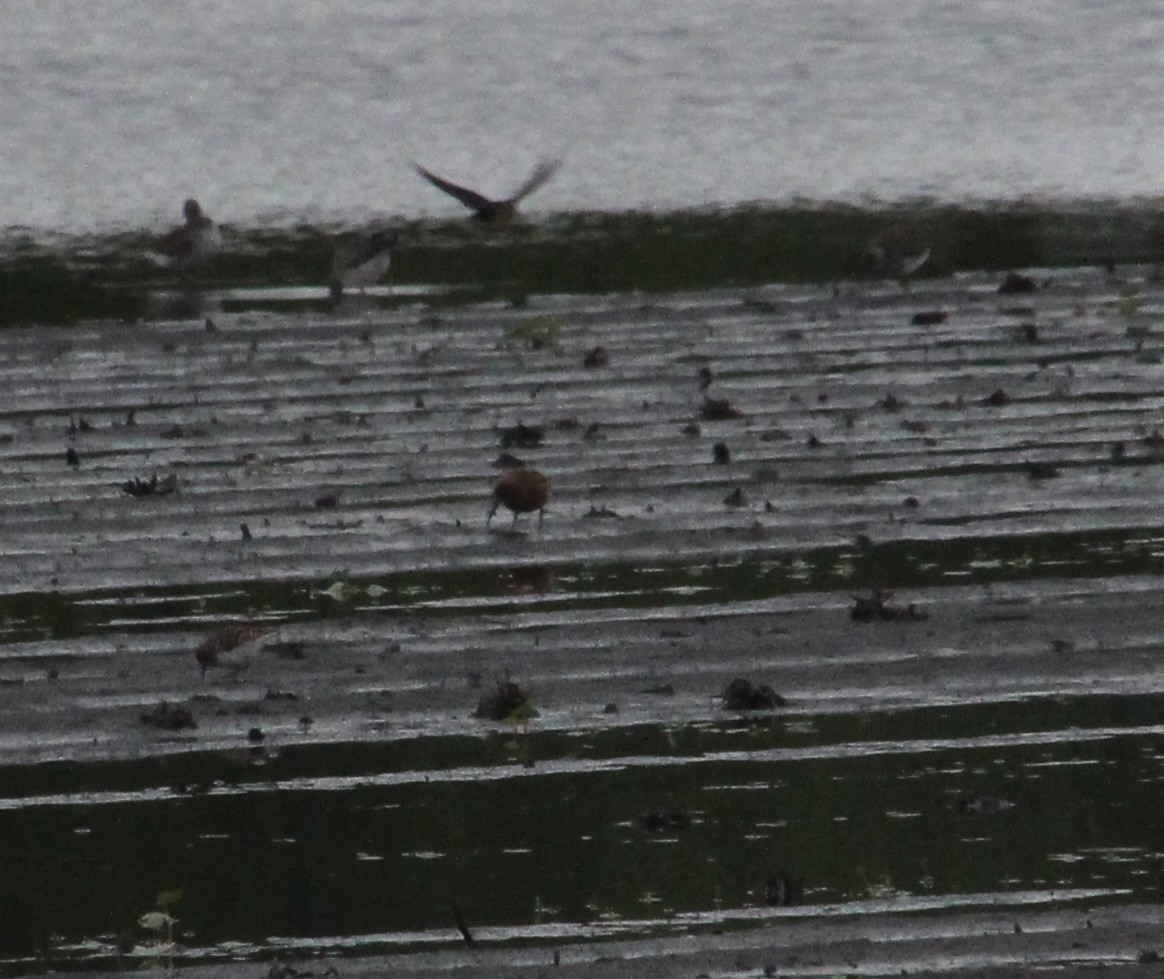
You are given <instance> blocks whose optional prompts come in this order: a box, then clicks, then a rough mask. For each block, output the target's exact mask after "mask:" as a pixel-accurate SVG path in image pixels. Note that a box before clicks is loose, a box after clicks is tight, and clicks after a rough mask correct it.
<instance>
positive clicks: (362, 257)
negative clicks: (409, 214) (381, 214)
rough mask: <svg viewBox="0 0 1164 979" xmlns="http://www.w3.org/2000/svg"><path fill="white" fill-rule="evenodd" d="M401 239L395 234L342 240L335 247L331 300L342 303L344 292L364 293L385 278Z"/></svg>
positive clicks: (376, 234) (380, 233)
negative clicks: (358, 291)
mask: <svg viewBox="0 0 1164 979" xmlns="http://www.w3.org/2000/svg"><path fill="white" fill-rule="evenodd" d="M399 237H400V236H399V234H398V233H397V232H395V231H376V232H373V233H372V234H370V235H366V236H360V235H349V236H348V237H346V238H343V239H341V240H340V241H339V242H338V243H337V244H336V246H335V256H334V258H333V259H332V263H331V282H330V289H331V297H332V299H342V298H343V294H344V290H345V289H359V290H360V292H363V291H364V290H365V289H367V288H368V286H372V285H375V284H376V283H377V282H379V281H380V280H381V279H382V278H384V276H385V275H387V273H388V269H389V268H390V267H391V265H392V249H393V248H395V247H396V241H397V239H398V238H399Z"/></svg>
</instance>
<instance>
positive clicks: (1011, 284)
mask: <svg viewBox="0 0 1164 979" xmlns="http://www.w3.org/2000/svg"><path fill="white" fill-rule="evenodd" d="M1037 289H1038V286H1037V285H1036V284H1035V280H1034V279H1032V278H1031V277H1030V276H1028V275H1020V274H1019V273H1018V272H1007V273H1006V276H1005V277H1004V278H1003V280H1002V282H1001V283H1000V284H999V286H998V294H999V295H1000V296H1022V295H1026V294H1028V293H1032V292H1035V291H1036V290H1037Z"/></svg>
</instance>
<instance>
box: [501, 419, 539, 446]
mask: <svg viewBox="0 0 1164 979" xmlns="http://www.w3.org/2000/svg"><path fill="white" fill-rule="evenodd" d="M545 437H546V430H545V429H544V428H542V427H541V426H540V425H526V424H524V423H522V422H518V423H517V424H516V425H511V426H510V427H509V428H503V429H501V447H502V448H503V449H536V448H537V447H538V446H540V445H541V444H542V442H543V441H545Z"/></svg>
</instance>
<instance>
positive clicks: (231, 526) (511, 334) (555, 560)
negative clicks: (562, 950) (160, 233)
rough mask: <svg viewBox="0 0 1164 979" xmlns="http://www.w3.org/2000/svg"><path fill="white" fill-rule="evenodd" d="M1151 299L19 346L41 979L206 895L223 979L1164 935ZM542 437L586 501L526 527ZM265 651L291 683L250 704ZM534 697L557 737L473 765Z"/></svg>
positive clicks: (860, 305)
mask: <svg viewBox="0 0 1164 979" xmlns="http://www.w3.org/2000/svg"><path fill="white" fill-rule="evenodd" d="M482 250H484V249H482ZM1153 275H1154V273H1153V270H1152V269H1150V268H1148V267H1125V268H1121V269H1118V270H1116V271H1115V272H1112V273H1109V272H1106V271H1101V270H1099V269H1096V268H1070V269H1054V270H1051V269H1047V270H1043V271H1040V272H1038V273H1037V274H1036V276H1037V288H1036V289H1035V290H1034V291H1033V292H1029V293H1025V294H1022V295H1018V296H1006V295H1000V294H999V293H998V282H999V280H1000V278H1001V275H1000V274H999V273H987V272H961V273H958V274H956V275H934V276H933V277H931V278H928V279H925V280H924V281H920V282H917V283H914V284H913V286H912V287H911V289H910V290H909V291H903V290H902V289H901V288H900V287H899V286H897V285H896V284H890V283H884V282H877V281H870V280H868V279H864V280H839V281H838V282H837V283H836V285H835V286H834V285H827V286H826V285H817V284H783V285H772V284H770V285H766V286H762V287H751V286H749V287H736V288H720V289H708V290H687V291H672V292H659V293H656V294H653V295H652V296H651V297H649V298H647V297H645V296H643V295H634V294H631V295H627V294H619V293H612V294H609V295H593V294H589V295H563V294H547V293H542V292H537V291H533V292H531V293H530V294H529V295H528V296H526V297H525V299H524V300H523V301H521V302H500V301H495V300H494V301H488V302H486V301H473V300H471V299H467V298H466V299H462V300H461V301H459V302H458V303H456V304H453V305H449V306H436V305H433V304H430V302H429V300H430V297H429V296H428V295H427V294H425V295H421V296H417V295H410V296H407V297H401V296H393V295H392V294H391V293H390V291H388V290H385V291H383V292H381V293H378V294H376V295H374V296H371V297H366V298H364V299H360V298H359V297H353V299H352V300H351V301H350V302H349V303H347V304H346V305H343V306H341V307H340V308H338V309H331V310H324V309H322V308H316V306H315V305H313V304H314V303H315V302H316V298H315V294H313V293H308V292H305V291H304V290H302V289H288V290H287V291H286V292H279V293H278V294H273V293H272V292H271V291H270V289H269V288H266V287H264V291H263V292H262V293H261V294H256V295H254V296H251V295H250V293H249V292H248V290H247V288H246V287H241V286H240V287H228V288H226V289H225V290H221V291H220V290H219V289H217V288H215V287H214V286H210V287H208V288H206V289H204V290H202V291H194V292H192V293H190V294H189V295H184V294H179V295H180V298H182V299H183V301H189V302H191V303H194V304H196V308H197V312H198V318H196V319H193V318H185V317H186V316H188V314H189V313H190V310H182V314H183V318H177V319H159V320H154V321H143V322H137V323H135V324H132V325H131V324H126V323H115V322H109V321H99V320H84V321H82V322H79V323H77V324H76V325H73V326H69V327H59V326H57V327H53V326H39V327H22V326H12V327H10V328H9V329H6V330H4V331H0V384H2V385H3V386H4V388H5V390H6V392H7V394H6V399H5V406H4V410H3V412H0V457H2V458H3V460H4V466H3V476H2V477H0V514H2V516H3V518H4V524H5V526H6V528H7V543H6V552H5V553H6V560H5V562H4V565H3V575H0V707H2V709H0V846H3V847H6V848H7V849H6V850H5V851H4V853H3V859H4V863H5V864H6V865H7V866H11V867H12V868H13V869H12V871H11V874H12V875H13V879H14V880H17V881H18V884H17V885H16V890H15V892H17V893H19V892H21V891H30V892H35V894H36V895H37V900H38V902H39V903H38V904H36V906H35V907H32V908H30V909H29V910H27V911H21V912H20V914H19V915H17V914H15V913H14V914H13V915H11V916H10V920H12V921H15V922H17V926H16V928H15V929H13V930H9V931H8V932H7V933H6V934H4V935H2V936H0V939H2V941H0V960H2V961H3V963H4V968H5V969H6V971H8V972H11V973H20V972H27V971H30V970H32V969H37V968H42V967H44V965H45V964H46V963H50V962H51V963H52V964H53V965H54V967H57V968H79V967H81V966H83V965H86V964H92V965H102V966H104V965H115V964H116V963H117V961H118V960H117V951H116V948H115V946H116V944H117V941H118V939H119V937H120V936H122V935H123V934H124V933H128V935H127V938H132V940H133V942H134V943H136V949H137V950H136V951H135V952H133V953H132V954H133V955H134V956H136V957H137V959H139V960H146V959H149V958H150V957H151V956H152V955H154V954H155V953H154V952H152V951H150V948H149V938H150V936H149V935H148V934H146V933H144V932H143V931H142V930H141V929H140V928H138V927H136V926H135V923H136V922H137V920H138V917H139V916H140V915H141V914H143V913H145V912H146V911H149V910H150V909H152V908H154V907H155V906H156V905H157V903H158V900H159V898H158V895H159V894H160V893H164V892H166V891H170V890H173V891H180V892H181V897H180V898H179V899H178V901H177V903H176V904H175V905H174V907H173V912H174V914H175V915H176V917H177V918H178V919H179V921H178V924H177V926H176V929H177V930H176V933H175V938H176V941H177V948H176V949H175V950H174V953H175V954H176V955H177V956H178V957H179V958H180V959H183V960H207V959H211V960H220V959H224V958H226V957H229V956H232V955H233V956H244V957H252V958H255V959H264V958H269V957H270V956H272V955H274V954H276V953H278V952H284V953H285V952H287V951H289V950H293V951H294V952H295V953H296V954H299V955H304V956H311V955H315V954H320V953H323V952H329V953H330V952H335V953H337V954H343V953H348V954H358V953H360V952H368V951H372V950H384V949H392V950H399V949H406V950H408V949H416V948H423V947H431V946H437V947H441V948H450V949H451V948H455V947H457V945H458V943H459V942H460V938H459V937H458V935H457V932H456V928H455V922H454V915H453V912H452V910H451V907H452V906H453V905H456V906H457V907H458V908H459V909H460V911H461V913H462V914H463V915H464V917H465V920H466V921H467V922H468V924H469V926H470V927H471V928H472V929H473V931H474V932H475V933H476V934H477V935H478V937H479V938H480V939H481V940H482V941H483V942H486V943H492V944H494V945H500V946H504V947H512V946H520V945H523V944H532V945H544V944H545V943H549V942H553V943H555V944H566V943H570V942H576V941H582V940H589V939H594V938H609V937H610V936H612V935H621V936H641V935H649V934H671V933H680V934H682V933H686V932H689V931H692V930H701V929H703V930H716V929H721V928H729V929H748V928H754V927H756V926H758V925H760V924H763V923H764V922H769V921H772V920H781V921H783V920H798V921H800V920H816V919H820V920H829V921H831V920H840V919H842V918H845V917H847V916H851V915H858V916H860V915H866V914H872V913H879V914H881V913H887V914H890V915H899V916H902V922H903V923H902V925H901V927H902V928H903V929H905V930H909V929H910V928H911V927H913V925H912V924H911V923H910V922H911V921H916V920H917V919H913V918H911V917H910V915H911V913H912V912H915V911H924V910H927V909H929V910H946V911H950V910H955V909H961V910H962V911H967V912H968V911H969V910H970V909H973V908H982V907H984V906H998V907H1006V908H1016V909H1017V908H1021V907H1026V906H1029V905H1043V906H1046V907H1047V908H1049V909H1052V910H1054V909H1059V910H1062V909H1066V908H1076V907H1078V908H1091V907H1095V906H1096V905H1099V904H1103V905H1107V906H1109V907H1112V908H1118V907H1123V906H1127V905H1131V904H1136V903H1145V902H1148V903H1151V902H1155V901H1157V900H1158V898H1159V895H1158V892H1157V884H1156V880H1157V878H1158V874H1157V873H1156V870H1157V869H1158V867H1157V865H1158V861H1159V854H1160V853H1161V852H1162V851H1164V847H1162V846H1161V840H1160V839H1159V830H1158V828H1157V823H1156V821H1153V819H1152V815H1151V814H1152V813H1154V812H1156V811H1158V809H1159V804H1158V796H1159V782H1160V773H1159V758H1160V745H1161V743H1162V738H1164V730H1161V728H1160V724H1159V708H1160V698H1161V697H1162V696H1164V666H1162V663H1164V661H1162V660H1161V659H1160V657H1159V648H1160V642H1161V639H1160V628H1159V622H1158V617H1157V616H1156V615H1155V613H1154V611H1153V610H1154V609H1155V608H1157V607H1159V601H1160V594H1159V581H1160V578H1159V572H1160V570H1161V561H1162V555H1164V547H1162V545H1161V541H1162V539H1164V532H1162V531H1161V528H1160V526H1159V507H1158V503H1157V501H1158V498H1159V493H1160V485H1159V484H1160V482H1161V479H1164V475H1162V474H1164V469H1161V466H1160V460H1161V458H1162V454H1161V448H1160V436H1159V432H1158V431H1157V428H1158V426H1159V425H1160V424H1161V417H1160V412H1161V410H1162V408H1164V402H1162V400H1161V398H1160V394H1159V384H1158V374H1159V369H1160V354H1159V342H1160V341H1159V332H1160V331H1159V323H1160V316H1161V310H1162V309H1164V301H1162V298H1161V292H1160V285H1159V283H1158V282H1157V281H1156V280H1155V278H1154V277H1153ZM165 294H166V290H165V289H163V288H161V287H159V288H158V291H157V295H162V296H164V295H165ZM272 301H275V302H276V307H275V308H266V306H265V305H264V304H266V303H270V302H272ZM236 303H237V305H234V304H236ZM278 304H282V305H278ZM935 310H936V311H940V312H943V313H944V314H945V319H944V320H942V321H940V322H930V323H928V324H927V323H923V322H917V321H915V316H916V314H917V313H919V312H931V313H932V312H934V311H935ZM207 320H209V321H210V323H209V327H208V325H207V322H206V321H207ZM598 344H601V345H602V346H603V347H605V348H606V350H607V351H608V354H609V360H610V362H609V364H608V365H607V366H606V367H602V368H586V367H584V366H582V364H583V356H584V354H585V353H586V352H587V351H588V350H590V349H592V348H593V347H594V346H595V345H598ZM705 366H706V367H708V368H710V369H711V374H712V379H711V384H710V386H709V387H708V390H707V391H706V392H704V391H701V390H700V388H699V379H698V371H699V369H700V368H701V367H705ZM1000 392H1001V395H1000ZM707 396H712V397H718V398H726V399H728V400H729V401H730V402H731V403H732V404H733V405H735V406H737V407H738V408H739V409H740V410H741V412H742V415H741V417H739V418H735V419H727V420H720V421H714V420H708V419H706V418H701V417H700V416H701V414H702V406H703V404H704V398H705V397H707ZM519 421H520V422H523V423H524V424H525V425H527V426H532V425H540V426H543V428H544V441H543V443H542V444H541V445H539V446H537V447H529V448H520V449H518V448H514V449H513V451H517V452H520V454H522V455H524V456H525V457H526V458H527V459H528V461H530V462H532V463H534V464H536V465H538V466H539V467H542V468H544V469H545V470H546V471H547V472H548V473H549V474H550V475H551V477H552V479H553V481H554V496H553V498H552V500H551V503H550V506H549V508H548V512H547V514H546V518H545V521H544V524H543V525H542V526H541V527H538V526H536V524H535V523H534V522H532V521H530V520H528V519H527V520H526V521H524V522H523V523H522V524H519V525H518V526H517V527H516V528H512V527H510V526H507V525H506V523H507V522H506V521H505V520H504V519H501V520H497V521H494V523H493V525H491V526H488V527H487V526H486V525H485V522H484V517H485V510H486V508H487V505H488V502H489V483H490V479H491V477H492V474H493V473H494V472H495V468H494V465H493V463H494V461H495V459H496V457H497V454H498V452H499V451H500V443H501V441H502V436H503V433H504V432H505V430H506V429H509V428H511V427H512V426H514V425H516V424H517V423H518V422H519ZM693 422H698V426H699V427H698V430H696V429H693V428H691V427H690V426H691V425H692V423H693ZM594 424H596V426H597V427H592V425H594ZM719 441H722V442H724V443H725V444H727V445H728V446H729V448H730V454H731V461H730V462H729V463H727V464H716V463H715V462H713V453H712V445H713V444H714V443H716V442H719ZM69 448H71V449H73V450H74V451H75V452H76V454H77V458H76V459H75V463H76V464H75V465H70V464H69V462H68V461H67V460H66V456H65V453H66V450H67V449H69ZM155 471H157V472H158V473H159V475H160V476H161V477H166V476H168V475H170V474H173V475H174V476H175V477H176V479H177V492H175V493H173V494H169V495H151V494H146V495H138V496H135V495H131V494H129V493H127V492H126V491H125V489H124V486H125V484H126V483H127V482H128V483H131V484H132V485H133V486H135V487H139V488H140V485H141V483H144V482H146V481H148V480H149V479H150V478H151V475H152V474H153V473H154V472H155ZM135 480H136V481H138V482H135ZM737 490H738V491H740V493H741V494H742V496H741V497H739V498H736V505H731V504H729V502H728V500H729V496H731V495H732V494H733V493H734V492H735V491H737ZM603 514H604V516H603ZM244 524H245V525H246V528H247V531H246V533H245V534H244V533H243V530H242V526H243V525H244ZM875 588H881V589H886V590H893V591H895V592H896V594H893V595H884V596H883V598H884V600H885V601H886V602H888V603H889V605H890V607H891V608H896V609H897V610H898V614H897V615H896V616H895V617H890V620H889V621H873V622H858V621H855V620H854V619H853V617H852V614H851V613H852V610H853V608H854V607H855V599H854V596H855V595H859V596H862V597H863V598H867V597H868V596H869V595H871V594H872V589H875ZM240 618H247V619H254V620H256V621H260V622H263V623H266V624H268V625H270V626H271V628H272V630H273V631H272V633H271V636H270V637H269V641H268V640H263V641H262V642H261V643H260V644H259V645H258V646H257V647H256V648H255V649H254V650H253V658H252V661H251V662H250V663H249V665H247V666H246V668H245V669H244V670H242V671H241V672H240V673H239V674H238V675H234V676H231V675H229V674H226V673H225V672H222V671H218V670H211V671H210V673H209V675H208V676H207V677H206V678H205V679H203V678H202V677H201V676H200V673H199V671H198V668H197V666H196V664H195V661H194V657H193V655H192V649H193V647H194V646H196V645H197V644H198V642H199V641H200V640H201V638H202V637H203V636H204V635H205V634H206V633H207V632H208V631H209V630H212V629H214V628H217V627H218V626H220V625H222V624H223V623H224V622H229V621H236V620H238V619H240ZM507 675H508V676H511V677H512V678H513V679H514V680H516V681H518V682H520V683H522V684H525V685H527V686H528V688H529V689H530V690H531V691H532V694H533V697H534V703H535V705H536V707H537V709H538V711H539V714H538V716H537V717H536V718H533V719H531V720H530V721H529V722H528V724H527V725H524V726H523V725H514V724H506V723H493V722H489V721H483V720H481V719H478V718H475V717H473V716H471V715H472V714H473V711H474V708H475V707H476V705H477V703H478V701H479V699H480V698H481V697H482V696H483V695H484V694H485V693H486V692H487V691H488V690H489V689H490V686H491V684H492V683H493V682H494V680H495V679H497V678H501V677H504V676H507ZM736 676H746V677H751V678H754V679H756V680H758V681H763V682H766V683H770V684H772V685H773V686H774V687H775V688H776V689H778V690H779V691H780V692H781V693H782V694H783V695H784V696H786V697H787V698H788V701H789V702H788V703H787V704H786V705H785V706H784V707H782V708H780V709H779V710H778V711H776V712H775V713H772V714H769V713H760V714H757V715H746V714H742V715H737V714H736V713H733V712H730V711H726V710H725V709H724V708H723V707H722V706H721V704H720V700H719V694H720V693H721V692H722V690H723V689H724V687H725V685H726V684H727V683H728V682H729V681H730V680H732V679H733V678H734V677H736ZM160 701H169V702H173V703H178V704H181V705H183V706H185V707H186V708H187V709H188V710H190V711H191V714H192V718H193V719H194V720H195V723H196V724H197V726H196V727H193V728H184V729H181V730H176V731H165V730H158V729H156V728H154V727H150V726H147V725H145V724H143V723H142V721H141V717H142V716H143V715H145V714H148V713H149V712H150V711H151V710H153V709H154V708H155V707H156V705H157V704H158V703H159V702H160ZM652 813H654V814H659V815H656V816H655V817H653V818H652V817H651V815H650V814H652ZM671 814H677V815H671ZM644 817H646V818H645V822H646V824H647V825H646V826H645V827H644V825H643V822H644ZM660 819H661V821H662V823H663V825H662V827H661V829H652V828H651V826H652V824H654V823H658V822H659V821H660ZM780 874H783V875H785V876H787V877H789V878H790V879H792V880H799V878H800V877H803V878H804V896H803V902H802V903H799V904H795V905H791V906H786V907H773V906H770V905H768V904H766V903H765V900H764V884H765V881H766V879H767V877H768V876H769V875H780ZM95 882H99V883H95ZM95 895H99V896H95Z"/></svg>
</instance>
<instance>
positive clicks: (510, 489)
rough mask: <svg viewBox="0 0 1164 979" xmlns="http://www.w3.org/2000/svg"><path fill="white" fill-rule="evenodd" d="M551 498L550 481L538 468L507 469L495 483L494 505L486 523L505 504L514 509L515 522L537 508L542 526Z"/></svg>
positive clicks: (487, 522)
mask: <svg viewBox="0 0 1164 979" xmlns="http://www.w3.org/2000/svg"><path fill="white" fill-rule="evenodd" d="M549 498H550V481H549V480H548V479H547V478H546V477H545V476H543V475H542V474H541V473H540V472H538V471H537V470H536V469H531V468H530V467H529V466H515V467H513V468H512V469H506V470H505V471H504V472H503V473H502V474H501V475H500V476H499V477H497V482H496V483H494V485H493V506H492V507H491V508H490V510H489V516H488V517H486V518H485V525H486V526H488V525H489V521H490V520H492V519H493V514H495V513H496V512H497V508H498V507H499V506H502V505H504V506H505V507H506V508H507V509H509V510H512V511H513V522H514V523H515V524H516V523H517V518H518V517H520V516H521V515H522V514H523V513H533V512H534V511H535V510H536V511H537V512H538V526H539V527H540V526H541V525H542V518H543V517H544V516H545V511H546V501H547V500H549Z"/></svg>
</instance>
